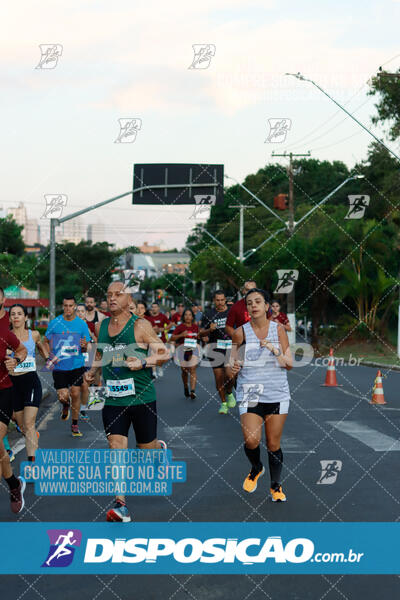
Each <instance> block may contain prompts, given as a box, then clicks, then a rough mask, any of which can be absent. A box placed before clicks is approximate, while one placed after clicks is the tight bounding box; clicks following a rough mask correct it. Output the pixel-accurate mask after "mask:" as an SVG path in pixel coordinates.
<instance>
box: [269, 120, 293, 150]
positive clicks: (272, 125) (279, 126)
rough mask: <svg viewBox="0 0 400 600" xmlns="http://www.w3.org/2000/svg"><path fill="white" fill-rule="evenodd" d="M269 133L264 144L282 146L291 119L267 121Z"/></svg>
mask: <svg viewBox="0 0 400 600" xmlns="http://www.w3.org/2000/svg"><path fill="white" fill-rule="evenodd" d="M268 125H269V133H268V135H267V139H266V140H265V142H264V144H282V142H284V141H285V140H286V136H287V134H288V131H290V128H291V127H292V120H291V119H287V118H284V119H268Z"/></svg>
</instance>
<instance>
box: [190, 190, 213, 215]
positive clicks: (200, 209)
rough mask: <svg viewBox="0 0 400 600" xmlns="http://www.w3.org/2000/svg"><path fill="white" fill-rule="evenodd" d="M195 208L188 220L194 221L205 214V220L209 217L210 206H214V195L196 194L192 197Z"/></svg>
mask: <svg viewBox="0 0 400 600" xmlns="http://www.w3.org/2000/svg"><path fill="white" fill-rule="evenodd" d="M194 200H195V202H196V206H195V207H194V211H193V214H192V215H191V216H190V217H189V219H195V218H196V217H198V216H199V215H201V214H203V213H206V214H205V215H204V216H206V217H207V218H208V217H209V216H210V210H211V206H215V203H216V196H215V195H214V194H209V195H207V194H196V195H195V196H194Z"/></svg>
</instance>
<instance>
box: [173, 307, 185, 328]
mask: <svg viewBox="0 0 400 600" xmlns="http://www.w3.org/2000/svg"><path fill="white" fill-rule="evenodd" d="M184 308H185V307H184V305H183V304H182V302H179V304H177V305H176V312H175V313H174V314H173V315H172V316H171V321H172V322H173V323H175V325H180V324H181V323H182V315H183V310H184Z"/></svg>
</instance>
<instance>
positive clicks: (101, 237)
mask: <svg viewBox="0 0 400 600" xmlns="http://www.w3.org/2000/svg"><path fill="white" fill-rule="evenodd" d="M86 239H87V240H88V242H92V244H96V243H97V242H106V241H107V234H106V228H105V226H104V224H103V223H100V222H97V223H93V224H90V225H88V226H87V232H86Z"/></svg>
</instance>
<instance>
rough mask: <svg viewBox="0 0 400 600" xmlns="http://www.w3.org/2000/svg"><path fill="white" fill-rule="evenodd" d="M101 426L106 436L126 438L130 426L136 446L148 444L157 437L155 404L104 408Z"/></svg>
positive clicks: (154, 402)
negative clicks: (133, 432) (122, 436)
mask: <svg viewBox="0 0 400 600" xmlns="http://www.w3.org/2000/svg"><path fill="white" fill-rule="evenodd" d="M102 413H103V425H104V430H105V432H106V435H107V436H109V435H124V436H125V437H128V433H129V428H130V426H131V425H132V427H133V429H134V431H135V436H136V443H137V444H149V443H150V442H152V441H153V440H155V439H156V437H157V403H156V401H155V400H154V401H153V402H147V403H146V404H137V405H135V406H105V407H104V408H103V411H102Z"/></svg>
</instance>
